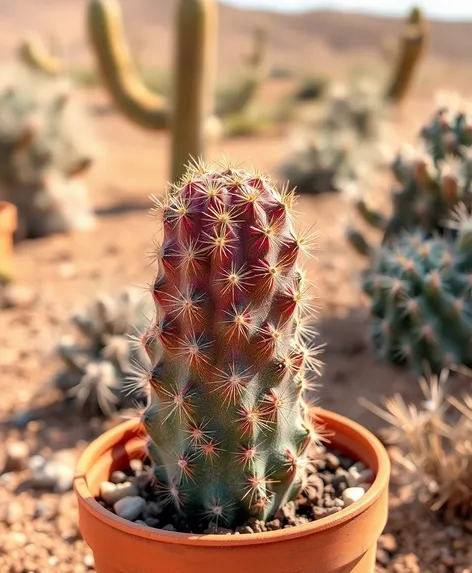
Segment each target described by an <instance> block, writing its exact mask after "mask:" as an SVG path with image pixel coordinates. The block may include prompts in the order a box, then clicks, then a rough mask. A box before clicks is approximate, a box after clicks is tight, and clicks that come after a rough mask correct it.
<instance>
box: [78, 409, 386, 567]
mask: <svg viewBox="0 0 472 573" xmlns="http://www.w3.org/2000/svg"><path fill="white" fill-rule="evenodd" d="M316 416H317V420H318V421H321V422H322V423H324V424H326V426H327V429H328V430H330V431H331V432H333V433H334V436H333V437H332V438H331V443H332V444H333V446H334V447H337V448H339V449H340V450H342V451H343V452H345V453H346V454H348V455H351V456H352V457H354V459H357V460H359V461H362V462H364V463H365V464H366V465H367V466H368V467H370V468H371V469H372V470H373V471H374V472H375V474H376V478H375V480H374V483H373V485H372V487H371V488H370V489H369V490H368V491H367V492H366V494H365V495H364V496H363V497H362V499H361V500H359V501H358V502H356V503H354V504H353V505H351V506H350V507H348V508H346V509H344V510H342V511H340V512H338V513H336V514H334V515H331V516H329V517H326V518H323V519H321V520H319V521H316V522H312V523H309V524H307V525H303V526H298V527H295V528H289V529H284V530H280V531H271V532H265V533H260V534H253V535H227V536H222V535H192V534H185V533H176V532H170V531H163V530H159V529H154V528H151V527H147V526H141V525H139V524H135V523H132V522H129V521H127V520H124V519H122V518H120V517H118V516H116V515H114V514H112V513H111V512H109V511H107V510H106V509H104V508H103V507H102V506H101V505H100V504H99V503H98V502H97V501H95V499H94V496H95V495H97V494H98V490H99V486H100V483H101V482H102V481H104V480H106V479H108V477H109V475H110V473H111V472H112V471H114V470H116V469H120V468H124V467H126V466H127V464H128V463H129V461H130V460H131V459H133V458H136V457H138V456H139V455H140V454H141V453H142V449H143V429H142V427H141V426H140V424H139V421H138V420H130V421H128V422H125V423H123V424H120V425H119V426H117V427H115V428H113V429H112V430H109V431H108V432H106V433H105V434H103V435H102V436H100V437H99V438H98V439H97V440H95V441H94V442H92V444H90V446H89V447H88V448H87V449H86V450H85V452H84V453H83V455H82V457H81V458H80V460H79V463H78V466H77V472H76V476H75V481H74V487H75V491H76V494H77V496H78V500H79V520H80V528H81V530H82V533H83V536H84V539H85V541H86V542H87V543H88V545H90V547H91V548H92V550H93V552H94V556H95V567H96V571H97V573H160V572H162V573H213V572H214V573H220V572H221V573H277V572H279V571H280V572H281V573H373V571H374V564H375V551H376V544H377V539H378V537H379V535H380V534H381V532H382V530H383V528H384V526H385V523H386V521H387V505H388V480H389V474H390V462H389V459H388V455H387V453H386V451H385V449H384V448H383V446H382V445H381V443H380V442H379V441H378V440H377V438H375V437H374V436H373V435H372V434H371V433H370V432H368V431H367V430H366V429H364V428H363V427H362V426H360V425H358V424H356V423H355V422H352V421H350V420H348V419H347V418H344V417H342V416H339V415H337V414H333V413H331V412H327V411H324V410H317V411H316Z"/></svg>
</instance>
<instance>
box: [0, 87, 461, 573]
mask: <svg viewBox="0 0 472 573" xmlns="http://www.w3.org/2000/svg"><path fill="white" fill-rule="evenodd" d="M277 89H278V88H277V86H275V85H274V86H272V88H271V87H269V88H266V90H267V94H268V97H269V96H270V95H271V94H274V93H276V92H277ZM84 98H85V100H86V102H87V104H88V105H89V106H91V108H93V109H95V110H96V109H108V99H107V98H106V96H105V95H104V94H103V93H101V92H100V91H98V90H97V91H91V92H87V93H86V94H84ZM431 109H432V101H431V98H430V93H429V88H428V87H426V86H425V87H424V89H420V90H418V92H417V94H416V95H415V97H414V98H413V99H412V100H411V101H409V102H408V104H407V106H406V107H405V109H404V110H403V111H402V113H396V114H395V115H394V117H393V119H394V121H393V123H392V141H394V142H398V141H400V140H406V141H413V137H414V134H415V133H416V131H417V128H418V127H419V125H420V124H421V122H422V121H424V119H425V118H426V117H427V113H429V111H430V110H431ZM93 123H94V127H95V129H96V132H97V138H98V140H99V141H100V142H101V144H102V156H101V158H100V161H99V162H98V164H97V167H96V169H94V171H93V173H92V174H91V175H90V189H91V194H92V196H93V200H94V203H95V205H96V208H97V210H98V213H99V215H98V224H97V227H96V228H95V229H94V230H92V231H90V232H87V233H76V234H73V235H70V236H55V237H50V238H45V239H40V240H35V241H26V242H23V243H21V244H19V245H18V246H17V247H16V249H15V259H14V262H15V273H16V282H17V284H20V285H26V286H28V287H30V288H31V289H33V290H34V292H35V293H36V299H35V302H34V303H33V304H32V305H31V306H29V307H28V308H24V309H21V308H14V309H7V310H2V311H0V323H1V328H0V348H1V351H0V368H1V381H0V388H1V399H0V420H3V422H2V424H1V425H0V440H1V441H2V443H4V444H9V443H12V442H14V441H17V440H20V441H24V442H26V443H27V444H28V446H29V450H30V455H33V454H40V455H42V456H43V457H48V456H50V455H51V454H52V453H53V452H55V451H58V450H61V451H62V450H66V451H67V452H68V455H70V456H71V459H72V460H74V459H75V458H76V457H77V455H78V453H79V452H80V451H81V450H82V449H83V448H84V446H85V444H86V443H87V442H88V441H89V440H90V439H92V438H93V437H94V436H96V435H98V434H99V433H101V431H103V428H104V427H105V426H106V425H107V424H108V425H109V424H112V423H115V422H116V421H117V419H114V420H113V421H111V422H107V423H105V424H104V423H103V422H101V421H100V420H96V419H93V420H86V419H84V418H82V417H81V416H80V415H79V414H77V413H74V412H73V411H71V409H70V408H69V407H68V406H66V405H64V404H63V403H61V402H60V401H58V396H57V395H56V393H55V392H54V391H53V390H51V389H49V387H48V386H47V384H48V382H49V381H50V380H51V378H52V376H53V374H54V373H55V372H56V371H57V368H58V363H57V361H56V359H55V358H54V346H55V344H56V342H57V339H58V337H59V336H60V335H61V334H63V333H64V332H68V331H70V327H69V325H68V324H67V317H68V316H69V314H70V312H71V310H72V309H75V308H81V307H83V306H84V304H87V302H88V301H89V299H90V298H91V297H94V296H96V294H97V293H98V292H102V291H103V292H110V293H116V292H118V291H119V290H120V289H121V288H122V287H124V286H126V285H144V286H145V285H146V283H147V282H148V281H149V280H150V279H151V277H152V276H153V273H154V269H153V267H152V264H151V263H150V259H149V258H148V257H147V255H148V254H149V252H150V250H151V248H152V241H153V237H154V235H155V234H156V232H157V226H156V221H155V220H153V218H152V217H150V216H149V215H148V213H147V210H148V208H149V206H150V201H149V199H148V197H149V195H150V194H151V193H154V194H156V195H160V194H162V192H163V189H164V186H165V182H166V177H167V173H168V165H169V157H168V135H167V134H166V133H157V134H156V133H147V132H145V131H142V130H140V129H139V128H136V127H135V126H133V125H131V124H129V123H128V122H127V121H126V120H125V119H123V118H122V117H121V116H119V115H117V114H115V113H101V114H96V115H95V117H94V120H93ZM208 154H209V156H211V157H216V158H218V157H221V155H222V154H225V155H227V156H228V157H230V158H231V159H233V160H234V161H235V162H244V164H245V165H247V166H254V167H257V168H258V169H262V170H266V171H268V172H271V173H274V174H276V170H277V166H278V164H279V162H280V161H281V160H282V159H283V158H284V156H285V154H286V138H285V137H280V136H277V137H275V136H274V137H268V136H261V137H251V138H237V139H230V140H224V141H223V142H220V143H218V144H215V145H213V146H212V148H211V149H210V150H209V152H208ZM391 183H392V182H391V179H390V176H389V174H388V173H380V174H379V175H378V176H377V177H376V178H375V180H373V181H372V185H371V187H372V188H371V189H368V190H366V192H370V193H372V196H373V199H374V201H375V202H377V203H378V204H381V205H385V206H388V192H389V189H390V186H391ZM298 211H299V213H300V215H299V221H300V224H301V225H314V226H315V228H316V230H317V231H318V232H319V234H320V239H319V249H318V251H317V253H316V257H315V258H314V259H311V260H310V263H309V272H310V275H311V278H313V279H314V281H315V283H316V285H317V295H318V297H319V303H320V312H319V317H318V326H319V341H320V343H321V342H323V343H326V344H327V349H326V352H325V355H324V360H325V363H326V366H325V372H324V375H323V378H322V383H323V387H322V389H321V391H320V394H319V404H320V405H321V406H323V407H326V408H329V409H331V410H334V411H337V412H340V413H342V414H345V415H347V416H349V417H351V418H353V419H355V420H358V421H360V422H361V423H363V424H365V425H366V426H367V427H369V428H371V429H372V430H374V431H377V430H378V429H379V427H380V425H381V424H380V422H379V420H378V419H377V418H375V417H374V416H373V415H372V414H370V413H369V412H367V411H366V410H365V409H364V408H363V407H362V406H361V405H359V403H358V398H359V397H361V396H362V397H364V398H367V399H369V400H371V401H375V402H378V401H379V399H380V398H381V397H382V396H383V395H391V394H393V393H394V392H396V391H398V392H401V393H402V394H403V396H404V397H405V398H406V399H407V400H408V399H410V398H411V399H417V398H418V388H417V383H416V380H415V377H414V376H413V375H410V374H408V373H407V372H405V371H404V370H402V369H396V368H393V367H391V366H388V365H385V364H382V363H380V362H378V361H377V360H376V359H375V357H374V356H373V353H372V351H371V348H370V344H369V331H368V324H369V321H368V314H367V307H366V301H365V300H364V298H363V296H362V293H361V290H360V280H359V273H360V271H361V269H362V268H363V265H364V262H363V260H362V259H361V258H360V257H357V256H355V255H354V254H353V253H352V252H351V250H350V248H349V246H348V245H347V244H346V241H345V239H344V231H345V227H346V224H347V222H348V221H349V220H350V217H351V208H350V206H349V204H348V203H347V202H346V201H344V200H343V199H342V198H341V197H340V196H338V195H336V194H325V195H321V196H318V197H316V198H308V197H303V198H300V199H299V202H298ZM24 410H32V411H35V412H36V419H35V420H33V421H31V422H29V423H28V424H27V426H26V427H25V428H23V429H15V428H13V427H12V425H11V424H10V423H9V422H8V420H9V419H10V417H11V416H12V415H14V414H18V413H20V412H23V411H24ZM0 452H1V449H0ZM1 458H2V454H1V453H0V467H1V466H2V459H1ZM5 475H7V477H5ZM28 475H29V474H28V471H26V472H23V473H19V474H11V473H10V474H4V476H3V477H0V483H1V485H0V539H1V541H0V572H1V573H4V572H5V573H10V572H11V573H27V572H35V573H36V572H38V573H39V572H41V573H46V572H48V571H57V572H64V573H69V572H70V573H80V572H81V571H86V570H93V560H92V558H91V556H90V552H89V550H88V549H87V548H86V547H85V544H84V542H83V541H82V540H81V538H80V533H79V532H78V529H77V523H76V516H75V505H74V504H75V501H74V497H73V494H72V493H71V492H66V493H64V494H61V495H58V494H51V493H44V492H41V491H39V492H38V491H36V490H34V489H31V487H29V485H28V484H29V482H28ZM404 499H406V498H403V497H402V496H400V495H397V494H395V495H392V507H393V509H392V516H393V517H392V520H391V522H390V524H389V528H388V530H389V531H391V532H392V533H393V534H394V536H395V538H396V539H397V541H396V544H397V546H398V547H397V548H396V549H395V550H392V551H390V552H389V551H387V553H388V555H387V557H388V559H387V560H386V561H385V559H386V558H385V556H384V557H383V559H384V561H385V564H384V565H385V568H386V569H387V570H388V571H392V572H394V573H402V572H404V573H408V572H411V573H417V572H421V573H427V572H428V573H465V572H466V571H469V570H468V569H467V568H466V565H467V563H469V564H470V563H471V562H472V557H471V555H470V553H469V556H467V554H466V550H465V549H464V551H463V552H462V549H460V547H459V549H454V543H453V542H454V540H455V539H457V538H458V537H457V532H456V533H454V531H455V530H454V531H453V533H452V534H451V535H449V533H448V534H443V533H442V532H443V531H444V527H445V526H444V525H443V524H442V522H441V520H440V519H439V518H436V517H431V516H428V518H427V520H426V521H427V522H428V523H429V524H430V528H431V529H429V530H428V529H426V530H425V529H424V528H423V529H421V527H420V517H419V516H420V515H422V514H421V511H422V510H420V509H418V508H417V506H416V505H415V504H413V505H410V504H408V505H405V506H404V508H403V506H402V505H401V502H402V500H404ZM12 505H13V507H16V509H15V510H14V511H13V516H12V515H9V514H8V511H7V509H8V508H9V507H10V508H11V507H12ZM397 506H399V507H400V509H398V507H397ZM402 508H403V509H402ZM412 508H413V509H412ZM10 511H11V510H10ZM15 511H16V514H15ZM410 519H412V520H413V522H414V525H412V529H411V532H412V533H411V535H412V536H413V538H414V539H416V538H417V539H420V540H422V541H421V542H419V545H420V546H421V544H423V545H425V546H427V545H428V544H427V543H426V541H425V539H431V535H433V534H434V535H437V536H438V539H439V538H440V537H441V535H443V538H442V540H441V541H438V544H439V546H440V547H444V548H445V549H444V552H443V553H444V555H446V557H448V556H449V555H450V554H451V555H453V556H455V557H454V559H453V560H452V561H451V559H449V561H448V558H446V557H445V558H444V560H443V557H442V554H441V556H435V557H433V558H431V559H430V557H426V556H425V555H426V553H427V552H426V550H425V551H424V552H423V553H424V555H423V554H422V553H421V551H418V556H417V557H416V558H415V559H416V561H415V563H416V564H412V563H413V561H414V559H413V558H409V559H406V558H405V557H404V556H405V555H406V554H408V553H414V552H415V547H414V544H412V543H411V538H409V539H407V538H406V537H405V535H404V534H403V533H402V530H403V529H404V527H403V524H404V521H405V520H410ZM421 519H422V518H421ZM415 520H416V521H415ZM448 527H456V528H457V530H458V531H461V533H460V535H459V538H460V539H466V543H467V542H468V543H469V546H472V539H470V535H469V536H468V537H467V538H466V537H464V536H465V535H466V533H463V532H462V530H461V528H460V526H458V525H452V526H450V525H449V526H448ZM448 531H449V532H450V531H451V530H448ZM444 535H445V537H444ZM454 535H455V537H454ZM415 536H417V537H415ZM386 543H387V544H388V539H387V542H386ZM456 546H457V547H458V545H457V543H456ZM402 555H403V557H402ZM412 559H413V561H412ZM468 559H469V561H468V562H467V560H468ZM408 563H409V564H408ZM379 567H380V565H379ZM380 570H381V569H380ZM469 573H470V571H469Z"/></svg>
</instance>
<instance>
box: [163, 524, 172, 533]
mask: <svg viewBox="0 0 472 573" xmlns="http://www.w3.org/2000/svg"><path fill="white" fill-rule="evenodd" d="M162 529H163V530H164V531H175V527H174V526H173V525H172V523H168V524H167V525H166V526H165V527H163V528H162Z"/></svg>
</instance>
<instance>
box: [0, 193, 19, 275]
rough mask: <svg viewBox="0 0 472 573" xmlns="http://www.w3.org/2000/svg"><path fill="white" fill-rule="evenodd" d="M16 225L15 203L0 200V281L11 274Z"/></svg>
mask: <svg viewBox="0 0 472 573" xmlns="http://www.w3.org/2000/svg"><path fill="white" fill-rule="evenodd" d="M16 227H17V211H16V207H15V205H13V204H12V203H8V202H7V201H0V282H1V281H2V280H8V279H10V278H11V275H12V252H13V233H14V232H15V230H16Z"/></svg>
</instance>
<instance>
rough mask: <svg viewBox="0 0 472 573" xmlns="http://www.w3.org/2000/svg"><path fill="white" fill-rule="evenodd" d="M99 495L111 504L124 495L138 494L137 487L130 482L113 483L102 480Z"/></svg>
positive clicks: (133, 495)
mask: <svg viewBox="0 0 472 573" xmlns="http://www.w3.org/2000/svg"><path fill="white" fill-rule="evenodd" d="M100 495H101V497H102V499H103V501H104V502H106V503H108V505H113V504H114V503H116V502H117V501H119V500H120V499H123V498H124V497H135V496H137V495H139V490H138V488H137V487H136V486H135V485H134V484H132V483H131V482H129V481H128V482H125V483H119V484H114V483H111V482H109V481H104V482H102V484H101V486H100Z"/></svg>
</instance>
